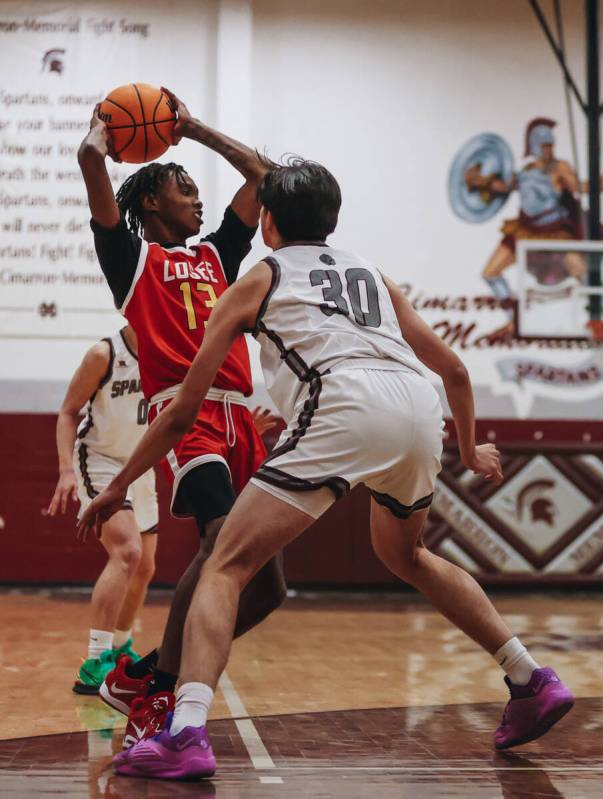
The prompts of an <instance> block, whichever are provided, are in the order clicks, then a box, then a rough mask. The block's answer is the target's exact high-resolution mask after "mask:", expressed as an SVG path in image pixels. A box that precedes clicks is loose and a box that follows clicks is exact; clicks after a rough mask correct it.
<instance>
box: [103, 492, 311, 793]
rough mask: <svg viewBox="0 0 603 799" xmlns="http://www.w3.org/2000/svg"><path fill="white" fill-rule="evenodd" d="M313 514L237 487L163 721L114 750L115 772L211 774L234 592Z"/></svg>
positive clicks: (194, 605) (189, 623) (195, 601)
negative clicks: (212, 733) (155, 732)
mask: <svg viewBox="0 0 603 799" xmlns="http://www.w3.org/2000/svg"><path fill="white" fill-rule="evenodd" d="M313 521H314V517H313V516H310V515H308V514H307V513H305V512H303V511H301V510H300V509H298V508H297V507H294V506H292V505H290V504H288V503H286V502H283V501H282V500H280V499H278V498H277V497H275V496H272V495H271V494H270V493H267V492H265V491H264V490H263V489H261V488H258V487H257V486H255V485H253V484H250V485H248V486H247V487H246V488H245V489H244V491H243V493H242V494H241V496H240V497H239V498H238V499H237V501H236V503H235V505H234V507H233V509H232V511H231V513H230V514H229V515H228V518H227V519H226V522H225V523H224V525H223V527H222V530H221V531H220V535H219V536H218V537H217V539H216V544H215V548H214V551H213V553H212V555H211V556H210V557H209V558H208V560H207V561H206V563H205V565H204V568H203V578H202V579H201V580H199V582H198V584H197V587H196V589H195V592H194V595H193V598H192V601H191V606H190V608H189V612H188V615H187V619H186V625H185V632H184V642H183V651H182V667H181V687H180V689H179V691H178V700H177V704H176V710H175V713H174V718H173V721H172V725H171V728H170V730H169V731H168V730H164V731H163V732H162V733H161V735H159V736H156V737H155V738H153V739H152V740H148V741H145V742H144V743H141V744H138V745H137V746H134V747H132V748H130V749H128V750H126V751H125V752H123V753H121V754H120V755H117V757H116V758H115V760H114V764H115V767H116V770H117V771H118V773H120V774H129V775H132V776H145V775H146V776H153V777H167V778H181V777H202V776H211V775H212V774H213V772H214V770H215V758H214V756H213V752H212V750H211V746H210V745H209V742H208V739H207V732H206V729H205V722H206V719H207V713H208V711H209V707H210V705H211V702H212V699H213V692H214V689H215V687H216V684H217V681H218V678H219V676H220V674H221V673H222V670H223V669H224V666H225V664H226V660H227V658H228V653H229V651H230V646H231V643H232V639H233V635H234V630H235V624H236V619H237V611H238V604H239V597H240V594H241V591H242V590H243V588H244V587H245V586H246V585H247V584H248V583H249V582H250V580H251V579H252V578H253V576H254V575H255V574H257V573H258V572H259V571H260V570H261V568H262V566H263V565H264V564H265V563H267V562H269V561H270V559H271V558H273V557H274V556H275V555H276V553H278V552H280V551H281V550H282V549H283V547H284V546H286V545H287V544H288V543H289V542H290V541H292V540H293V539H294V538H296V537H297V536H298V535H299V534H300V533H301V532H302V531H303V530H305V529H306V528H307V527H308V526H309V525H310V524H311V523H312V522H313ZM140 747H144V751H143V750H142V749H141V748H140ZM151 755H155V757H151ZM164 766H165V770H164V768H163V767H164Z"/></svg>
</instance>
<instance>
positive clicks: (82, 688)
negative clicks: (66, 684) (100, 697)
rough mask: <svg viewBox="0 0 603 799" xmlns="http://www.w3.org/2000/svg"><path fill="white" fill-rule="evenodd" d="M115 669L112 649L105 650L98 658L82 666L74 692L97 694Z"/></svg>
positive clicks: (89, 659)
mask: <svg viewBox="0 0 603 799" xmlns="http://www.w3.org/2000/svg"><path fill="white" fill-rule="evenodd" d="M113 668H115V655H114V653H113V650H112V649H105V651H104V652H101V654H100V656H99V657H97V658H88V659H87V660H85V661H84V662H83V663H82V665H81V666H80V670H79V671H78V673H77V676H76V678H75V683H74V684H73V690H74V691H75V693H76V694H97V693H98V689H99V688H100V687H101V685H102V682H103V680H104V679H105V677H106V676H107V674H108V673H109V672H110V671H111V669H113Z"/></svg>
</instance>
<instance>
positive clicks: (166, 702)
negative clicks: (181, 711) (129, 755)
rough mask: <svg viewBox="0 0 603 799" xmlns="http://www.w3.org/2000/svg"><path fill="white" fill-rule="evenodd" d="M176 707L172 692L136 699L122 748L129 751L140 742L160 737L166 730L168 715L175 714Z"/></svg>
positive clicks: (131, 709)
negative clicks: (156, 736) (155, 736)
mask: <svg viewBox="0 0 603 799" xmlns="http://www.w3.org/2000/svg"><path fill="white" fill-rule="evenodd" d="M175 706H176V696H175V694H173V693H172V692H171V691H162V692H161V693H159V694H153V696H147V697H145V698H143V697H138V698H137V699H135V700H134V701H133V702H132V707H131V708H130V714H129V716H128V724H127V726H126V732H125V735H124V740H123V744H122V748H123V749H129V748H130V747H131V746H134V744H136V743H138V742H139V741H145V740H146V739H147V738H152V737H153V736H154V735H159V733H160V732H161V731H162V730H163V729H164V728H165V725H166V722H167V717H168V713H173V712H174V708H175Z"/></svg>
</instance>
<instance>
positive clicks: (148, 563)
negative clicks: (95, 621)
mask: <svg viewBox="0 0 603 799" xmlns="http://www.w3.org/2000/svg"><path fill="white" fill-rule="evenodd" d="M130 493H131V498H132V505H133V508H134V517H135V519H136V524H137V525H138V529H139V530H140V531H141V532H140V536H141V545H142V556H141V558H140V562H139V564H138V568H137V569H136V571H135V572H134V574H133V575H132V577H131V578H130V582H129V583H128V590H127V592H126V596H125V598H124V601H123V603H122V606H121V609H120V611H119V617H118V619H117V626H116V628H115V634H114V636H113V649H114V651H115V658H116V659H117V658H119V657H120V656H121V655H128V656H129V657H130V658H131V659H132V660H133V661H137V660H139V655H137V654H136V652H135V651H134V648H133V640H132V627H133V625H134V620H135V618H136V615H137V613H138V612H139V611H140V608H141V607H142V605H143V603H144V600H145V596H146V593H147V589H148V587H149V583H150V582H151V580H152V578H153V574H154V573H155V552H156V550H157V533H158V525H159V506H158V504H157V492H156V488H155V472H154V471H153V470H152V469H150V470H149V471H148V472H146V473H145V474H143V475H142V476H141V477H139V478H138V480H136V481H135V482H134V483H133V484H132V486H131V488H130Z"/></svg>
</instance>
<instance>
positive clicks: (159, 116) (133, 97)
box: [99, 83, 177, 164]
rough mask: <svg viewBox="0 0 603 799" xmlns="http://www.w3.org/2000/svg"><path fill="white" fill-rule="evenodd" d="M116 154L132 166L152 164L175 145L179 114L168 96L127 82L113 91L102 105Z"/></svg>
mask: <svg viewBox="0 0 603 799" xmlns="http://www.w3.org/2000/svg"><path fill="white" fill-rule="evenodd" d="M99 116H100V118H101V119H102V120H103V121H104V122H105V123H106V125H107V128H108V130H109V133H110V135H111V139H112V140H113V146H114V148H115V154H116V155H117V156H118V157H119V158H120V159H121V160H122V161H127V162H128V163H130V164H143V163H145V162H146V161H153V160H155V158H159V156H160V155H163V153H164V152H165V151H166V150H167V149H168V147H169V146H170V145H171V144H173V139H172V134H173V130H174V125H175V123H176V119H177V117H176V113H175V112H174V110H173V108H172V107H171V106H170V101H169V98H168V96H167V95H166V94H165V93H164V92H162V91H161V89H157V88H155V87H154V86H149V85H148V84H146V83H128V84H126V85H125V86H118V87H117V89H113V91H112V92H110V93H109V94H108V95H107V97H106V98H105V99H104V100H103V102H102V103H101V106H100V109H99Z"/></svg>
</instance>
